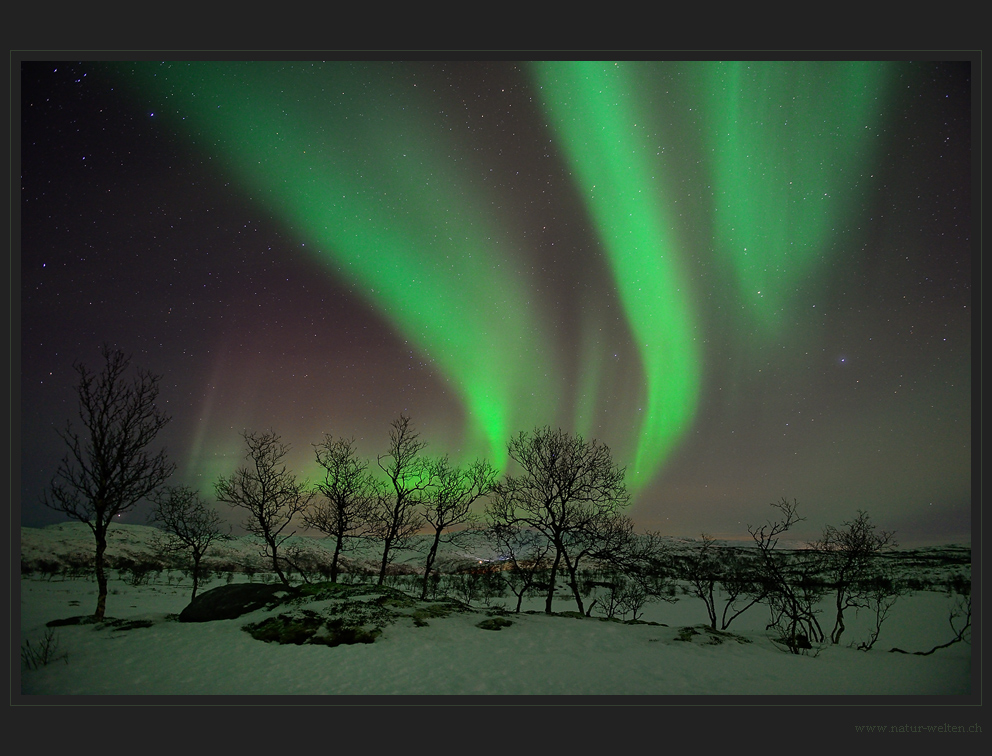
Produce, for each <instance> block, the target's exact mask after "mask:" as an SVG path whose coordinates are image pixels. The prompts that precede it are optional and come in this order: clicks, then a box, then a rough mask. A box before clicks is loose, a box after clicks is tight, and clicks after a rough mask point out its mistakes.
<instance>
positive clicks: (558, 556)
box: [544, 548, 561, 614]
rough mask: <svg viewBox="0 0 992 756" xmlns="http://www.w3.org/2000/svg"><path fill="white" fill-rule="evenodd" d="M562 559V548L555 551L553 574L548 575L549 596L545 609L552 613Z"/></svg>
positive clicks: (552, 565) (552, 566)
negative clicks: (559, 564) (556, 581)
mask: <svg viewBox="0 0 992 756" xmlns="http://www.w3.org/2000/svg"><path fill="white" fill-rule="evenodd" d="M560 560H561V549H560V548H559V549H558V550H557V551H556V552H555V561H554V562H552V563H551V575H550V576H549V577H548V598H547V601H545V603H544V611H545V613H547V614H551V602H552V601H554V598H555V579H556V578H557V576H558V562H559V561H560Z"/></svg>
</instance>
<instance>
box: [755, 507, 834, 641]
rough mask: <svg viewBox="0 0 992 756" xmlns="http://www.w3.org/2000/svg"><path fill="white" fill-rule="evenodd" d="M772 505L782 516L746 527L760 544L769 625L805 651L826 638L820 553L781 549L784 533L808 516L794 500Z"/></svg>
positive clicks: (760, 580)
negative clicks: (820, 610) (820, 605)
mask: <svg viewBox="0 0 992 756" xmlns="http://www.w3.org/2000/svg"><path fill="white" fill-rule="evenodd" d="M771 506H773V507H775V508H776V509H778V510H779V511H780V512H781V517H780V519H778V520H775V521H773V522H769V523H768V524H766V525H762V526H761V527H760V528H755V527H751V526H750V525H748V528H747V529H748V532H749V533H750V534H751V538H752V539H753V540H754V543H755V545H756V546H757V547H758V554H759V557H758V563H757V567H758V576H757V583H758V584H759V585H760V586H761V588H760V591H761V593H762V595H763V600H764V602H765V603H766V604H767V605H768V608H769V610H770V611H771V621H770V622H769V624H768V628H769V629H770V628H773V627H774V628H776V629H777V630H778V631H779V632H780V633H781V634H782V635H781V641H782V642H783V643H784V644H785V645H786V646H787V647H788V649H789V651H791V652H792V653H794V654H802V653H806V652H807V651H808V650H810V649H812V648H813V644H814V643H820V642H822V641H823V630H822V629H821V628H820V623H819V620H818V619H817V613H818V609H817V604H818V603H819V601H820V599H821V598H822V596H823V584H822V582H821V581H820V579H819V576H818V575H817V572H818V570H819V567H820V560H819V554H818V553H817V552H816V551H814V550H812V549H810V550H804V551H798V552H791V553H787V552H785V551H783V550H781V549H778V548H777V546H778V542H779V540H780V539H781V537H782V534H784V533H785V532H787V531H788V530H789V529H790V528H792V527H793V526H794V525H795V524H796V523H798V522H802V521H803V520H804V519H805V518H804V517H800V516H799V514H798V507H799V504H798V502H796V501H795V500H793V501H791V502H790V501H789V500H788V499H785V498H783V499H782V500H781V501H779V502H778V503H773V504H772V505H771Z"/></svg>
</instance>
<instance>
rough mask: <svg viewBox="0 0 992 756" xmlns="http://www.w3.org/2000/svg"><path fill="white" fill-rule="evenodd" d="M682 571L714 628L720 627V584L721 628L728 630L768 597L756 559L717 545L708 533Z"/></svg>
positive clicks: (680, 570)
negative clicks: (720, 598)
mask: <svg viewBox="0 0 992 756" xmlns="http://www.w3.org/2000/svg"><path fill="white" fill-rule="evenodd" d="M679 572H680V576H681V578H682V579H683V580H685V581H686V582H687V583H688V584H689V592H690V593H691V594H692V595H693V596H696V597H697V598H699V599H702V601H703V603H704V604H706V614H707V615H708V617H709V621H710V627H712V628H713V629H714V630H716V629H717V611H718V608H717V590H716V589H717V586H719V587H720V588H721V589H722V590H723V592H724V599H723V611H722V612H721V613H720V628H719V629H721V630H726V629H727V628H728V627H730V623H731V622H733V621H734V620H735V619H737V618H738V617H739V616H741V615H742V614H743V613H744V612H745V611H747V610H748V609H750V608H751V607H752V606H754V605H755V604H757V603H758V602H759V601H761V600H762V599H763V598H764V597H765V593H764V588H763V584H762V583H761V582H759V581H756V580H755V571H754V566H753V563H752V561H751V560H749V559H748V557H747V556H746V555H745V554H741V553H739V552H737V551H736V550H734V549H729V548H726V547H724V548H720V547H718V546H716V544H715V542H714V540H713V538H712V537H711V536H708V535H706V534H705V533H703V534H702V536H701V539H700V541H699V544H698V545H697V546H696V547H695V549H694V550H693V551H692V553H691V554H690V555H689V557H688V558H687V559H685V560H684V561H682V563H681V564H680V569H679ZM738 602H740V603H738Z"/></svg>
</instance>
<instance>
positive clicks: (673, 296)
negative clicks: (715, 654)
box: [533, 61, 702, 492]
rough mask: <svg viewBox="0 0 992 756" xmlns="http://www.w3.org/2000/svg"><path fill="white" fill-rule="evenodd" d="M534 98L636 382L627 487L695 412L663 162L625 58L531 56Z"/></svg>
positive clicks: (644, 477) (696, 370)
mask: <svg viewBox="0 0 992 756" xmlns="http://www.w3.org/2000/svg"><path fill="white" fill-rule="evenodd" d="M533 70H534V75H535V79H536V81H537V83H538V85H539V86H540V91H541V96H542V98H543V104H544V106H545V108H546V112H547V114H548V116H549V118H550V119H551V121H552V124H553V127H554V130H555V133H556V134H557V135H558V137H559V139H560V143H561V146H562V148H563V150H564V153H565V157H566V158H567V160H568V161H569V164H570V165H571V167H572V169H573V170H574V171H575V174H576V177H577V181H578V184H579V187H580V189H581V191H582V196H583V198H584V200H585V202H586V204H587V207H588V209H589V212H590V215H591V217H592V218H593V221H594V223H595V225H596V230H597V232H598V234H599V238H600V243H601V244H602V247H603V249H604V250H605V251H606V254H607V257H608V258H609V262H610V265H611V267H612V270H613V278H614V284H615V285H616V287H617V291H618V292H619V295H620V299H621V302H622V303H623V307H624V310H625V312H626V315H627V320H628V323H629V326H630V329H631V331H632V333H633V334H634V340H635V344H636V346H637V348H638V351H639V354H640V358H641V363H642V370H643V383H644V397H643V407H642V408H641V413H640V414H641V418H642V419H641V421H640V428H639V429H638V431H637V446H636V451H635V453H634V460H633V462H632V463H631V464H630V465H629V466H628V468H627V481H628V485H629V486H630V487H631V489H632V490H633V491H634V492H636V491H637V490H638V489H640V488H641V487H643V486H644V485H646V484H647V483H648V482H650V480H651V479H652V478H653V477H654V476H655V474H656V473H657V472H658V470H659V468H660V466H661V465H662V464H663V462H664V461H665V459H666V458H667V457H668V455H669V454H670V452H671V451H672V450H673V449H674V447H675V445H676V444H677V443H678V441H679V439H680V437H681V436H682V434H683V433H684V432H685V431H686V430H687V429H688V427H689V425H690V424H691V422H692V419H693V417H694V415H695V412H696V407H697V404H698V401H699V390H700V380H701V371H702V364H701V358H700V355H699V347H698V345H697V344H696V343H695V338H694V333H695V326H696V314H695V312H694V305H693V302H692V298H691V292H690V285H689V278H688V276H687V275H686V274H685V272H684V271H683V270H682V266H681V262H680V257H681V256H682V255H683V254H684V252H685V250H683V249H682V247H681V242H680V240H679V238H678V235H677V233H676V231H675V229H674V228H673V224H672V222H671V221H670V219H669V218H668V217H667V212H668V208H669V206H670V198H669V196H668V195H669V191H670V190H669V189H668V188H667V186H666V182H665V178H664V176H663V175H662V174H663V172H664V165H662V164H660V163H659V161H657V160H656V159H655V157H654V155H653V154H652V152H651V150H650V148H649V146H648V145H647V143H646V142H645V141H644V140H643V139H642V137H641V134H643V133H644V131H645V127H646V125H647V124H645V122H644V120H643V119H644V117H645V114H643V113H639V112H638V92H637V89H636V87H635V86H634V84H633V82H632V81H631V79H630V77H629V75H628V72H627V70H626V66H623V65H619V64H614V63H602V62H587V61H582V62H564V63H557V62H544V63H536V64H534V66H533Z"/></svg>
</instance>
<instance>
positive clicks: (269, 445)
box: [214, 431, 315, 586]
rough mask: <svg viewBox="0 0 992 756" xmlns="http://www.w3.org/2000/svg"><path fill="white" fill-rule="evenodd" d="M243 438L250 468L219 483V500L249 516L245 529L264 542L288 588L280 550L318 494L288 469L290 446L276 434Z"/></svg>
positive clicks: (273, 564) (216, 487) (240, 469)
mask: <svg viewBox="0 0 992 756" xmlns="http://www.w3.org/2000/svg"><path fill="white" fill-rule="evenodd" d="M243 437H244V440H245V445H246V447H247V459H248V460H249V464H248V465H243V466H242V467H239V468H238V469H237V470H236V471H235V472H234V473H233V474H231V475H229V476H227V477H221V478H220V479H219V480H218V481H217V483H216V484H215V486H214V488H215V490H216V492H217V499H218V501H222V502H224V503H225V504H230V505H231V506H233V507H238V508H240V509H244V510H246V511H247V512H248V519H247V520H245V522H244V524H243V527H244V528H245V530H247V531H248V532H249V533H251V534H253V535H256V536H259V537H260V538H262V540H263V542H264V544H265V552H264V553H265V556H267V557H268V558H269V559H270V560H271V562H272V570H273V571H274V572H275V573H276V575H278V576H279V579H280V580H281V581H282V582H283V584H284V585H286V586H288V585H289V579H288V578H287V577H286V574H285V572H284V571H283V569H282V565H281V561H282V560H281V557H280V555H279V547H280V546H281V545H282V544H283V543H284V542H285V541H286V539H287V538H289V537H290V536H291V535H293V533H292V532H290V533H284V531H285V530H286V528H287V527H289V525H290V524H291V523H292V521H293V518H294V517H295V516H296V515H298V514H301V513H302V512H303V511H305V510H306V508H307V506H308V505H309V504H310V501H311V500H312V499H313V497H314V496H315V492H314V491H310V490H308V487H307V484H306V483H305V482H300V481H298V480H297V479H296V476H295V475H294V474H293V473H291V472H289V470H287V469H286V464H285V462H284V460H285V458H286V455H287V454H288V453H289V446H287V445H286V444H284V443H282V440H281V438H280V437H279V436H278V435H277V434H276V433H274V432H272V431H266V432H265V433H251V432H249V431H246V432H245V433H244V434H243Z"/></svg>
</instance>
